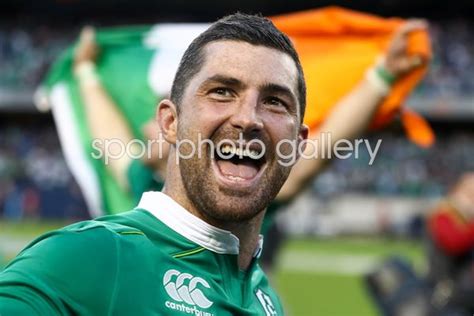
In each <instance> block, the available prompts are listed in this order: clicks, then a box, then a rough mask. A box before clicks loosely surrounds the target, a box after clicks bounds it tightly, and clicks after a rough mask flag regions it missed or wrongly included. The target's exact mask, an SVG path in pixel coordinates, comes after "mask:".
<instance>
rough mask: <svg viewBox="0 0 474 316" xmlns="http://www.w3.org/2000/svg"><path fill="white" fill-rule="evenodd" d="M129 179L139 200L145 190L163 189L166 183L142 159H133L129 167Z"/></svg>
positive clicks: (134, 196) (132, 189) (130, 186)
mask: <svg viewBox="0 0 474 316" xmlns="http://www.w3.org/2000/svg"><path fill="white" fill-rule="evenodd" d="M127 180H128V185H129V188H130V191H131V192H132V194H133V198H134V199H135V201H137V202H138V201H139V200H140V197H141V196H142V194H143V192H146V191H161V189H162V188H163V185H164V181H163V179H161V178H160V177H159V176H158V175H157V174H156V173H154V172H153V170H152V169H151V168H149V167H148V166H146V165H145V164H144V163H143V162H142V161H141V160H140V159H133V160H132V162H131V163H130V166H129V167H128V169H127Z"/></svg>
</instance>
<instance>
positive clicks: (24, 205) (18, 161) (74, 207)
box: [0, 122, 87, 220]
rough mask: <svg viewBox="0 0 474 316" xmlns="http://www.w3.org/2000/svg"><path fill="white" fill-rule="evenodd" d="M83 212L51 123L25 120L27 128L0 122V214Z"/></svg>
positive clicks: (72, 215)
mask: <svg viewBox="0 0 474 316" xmlns="http://www.w3.org/2000/svg"><path fill="white" fill-rule="evenodd" d="M2 123H3V122H2ZM86 214H87V210H86V206H85V204H84V202H83V200H82V196H81V193H80V190H79V188H78V186H77V184H76V183H75V181H74V180H73V178H72V176H71V174H70V172H69V170H68V168H67V166H66V164H65V162H64V158H63V156H62V153H61V149H60V146H59V141H58V138H57V135H56V130H55V129H54V127H53V126H52V124H51V126H47V125H46V126H45V125H42V124H34V123H33V124H31V123H28V128H27V129H25V128H24V126H22V125H21V124H18V123H16V124H0V217H4V218H7V219H11V220H16V219H23V218H29V219H35V218H39V217H41V218H73V219H80V218H84V217H86V216H87V215H86Z"/></svg>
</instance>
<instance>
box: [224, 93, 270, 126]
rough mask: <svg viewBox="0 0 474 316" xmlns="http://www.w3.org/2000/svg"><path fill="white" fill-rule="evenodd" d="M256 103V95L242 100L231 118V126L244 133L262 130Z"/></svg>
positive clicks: (257, 101)
mask: <svg viewBox="0 0 474 316" xmlns="http://www.w3.org/2000/svg"><path fill="white" fill-rule="evenodd" d="M258 103H259V98H258V95H249V96H247V97H246V98H245V99H243V100H242V102H241V103H240V104H239V106H238V107H236V109H235V112H234V113H233V115H232V117H231V120H230V122H231V124H232V126H233V127H235V128H237V129H239V130H241V131H242V132H245V133H251V132H258V131H260V130H262V129H263V122H262V120H261V117H260V115H259V112H258Z"/></svg>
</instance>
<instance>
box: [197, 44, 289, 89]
mask: <svg viewBox="0 0 474 316" xmlns="http://www.w3.org/2000/svg"><path fill="white" fill-rule="evenodd" d="M203 51H204V55H203V65H202V68H201V71H200V72H199V73H198V74H200V75H201V76H200V77H201V80H206V78H209V77H212V76H215V75H222V76H227V77H232V78H236V79H239V80H242V81H246V82H248V83H250V84H251V83H258V84H259V85H268V84H277V85H282V86H288V88H290V89H291V91H292V92H293V93H294V94H295V95H296V91H297V80H298V79H297V78H298V70H297V68H296V65H295V62H294V61H293V59H292V58H291V57H290V56H289V55H288V54H286V53H284V52H281V51H279V50H277V49H275V48H270V47H266V46H263V45H253V44H250V43H247V42H244V41H234V40H222V41H214V42H211V43H208V44H207V45H206V46H205V47H204V50H203Z"/></svg>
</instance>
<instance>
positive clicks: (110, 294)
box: [0, 192, 283, 316]
mask: <svg viewBox="0 0 474 316" xmlns="http://www.w3.org/2000/svg"><path fill="white" fill-rule="evenodd" d="M238 252H239V240H238V239H237V237H235V236H234V235H233V234H231V233H230V232H228V231H225V230H222V229H219V228H216V227H213V226H211V225H209V224H207V223H206V222H204V221H202V220H200V219H199V218H197V217H195V216H194V215H192V214H191V213H189V212H187V211H186V210H185V209H184V208H182V207H181V206H180V205H179V204H177V203H176V202H175V201H174V200H172V199H171V198H170V197H168V196H167V195H165V194H163V193H160V192H147V193H144V194H143V197H142V199H141V200H140V203H139V205H138V207H137V208H136V209H134V210H132V211H130V212H126V213H122V214H119V215H111V216H105V217H102V218H99V219H96V220H92V221H85V222H80V223H77V224H73V225H71V226H68V227H65V228H63V229H60V230H57V231H53V232H50V233H47V234H45V235H43V236H41V237H39V238H38V239H36V240H35V241H33V242H32V243H31V244H30V245H29V246H27V247H26V248H25V249H24V250H23V251H22V252H21V253H20V254H19V255H18V256H17V258H16V259H14V260H13V261H12V262H11V263H10V264H9V265H8V266H7V267H6V268H5V270H4V271H3V272H1V273H0V315H2V316H10V315H14V316H18V315H200V316H211V315H213V316H221V315H282V314H283V311H282V307H281V304H280V302H279V299H278V297H277V295H276V294H275V292H274V291H273V290H272V289H271V287H270V286H269V284H268V281H267V278H266V277H265V275H264V273H263V272H262V270H261V269H260V267H259V266H258V264H257V263H256V261H257V260H256V258H254V260H253V262H252V264H251V266H250V267H249V269H248V270H247V271H246V272H243V271H241V270H240V269H239V267H238V261H237V256H238ZM257 252H259V251H257ZM256 256H257V254H256Z"/></svg>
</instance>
